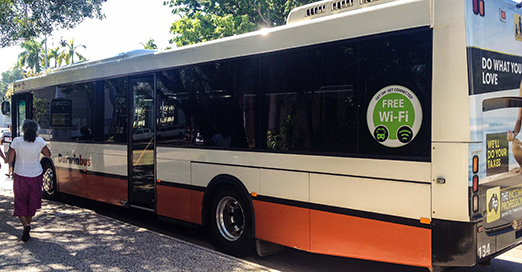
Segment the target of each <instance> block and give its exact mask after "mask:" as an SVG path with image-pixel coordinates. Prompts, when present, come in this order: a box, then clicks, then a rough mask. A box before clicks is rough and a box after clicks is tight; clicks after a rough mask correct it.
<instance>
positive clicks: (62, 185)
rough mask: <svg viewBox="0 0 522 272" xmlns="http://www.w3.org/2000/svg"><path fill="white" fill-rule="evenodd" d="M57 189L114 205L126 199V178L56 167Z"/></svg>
mask: <svg viewBox="0 0 522 272" xmlns="http://www.w3.org/2000/svg"><path fill="white" fill-rule="evenodd" d="M56 177H57V183H58V189H59V191H60V192H62V193H66V194H71V195H75V196H79V197H84V198H88V199H92V200H96V201H101V202H105V203H109V204H114V205H121V203H122V200H123V201H127V198H128V195H127V190H128V182H127V179H119V178H113V177H105V176H100V175H94V174H84V173H80V172H77V171H75V170H68V169H61V168H57V169H56Z"/></svg>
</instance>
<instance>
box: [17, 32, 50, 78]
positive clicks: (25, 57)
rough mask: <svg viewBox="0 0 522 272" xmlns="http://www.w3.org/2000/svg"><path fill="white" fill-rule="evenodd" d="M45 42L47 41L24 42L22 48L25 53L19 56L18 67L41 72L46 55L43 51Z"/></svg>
mask: <svg viewBox="0 0 522 272" xmlns="http://www.w3.org/2000/svg"><path fill="white" fill-rule="evenodd" d="M44 42H45V40H43V41H41V42H37V41H35V40H32V39H30V40H26V41H24V42H22V43H21V44H20V46H21V47H22V49H23V50H24V51H23V52H22V53H20V54H19V55H18V67H20V68H22V69H23V68H24V67H26V68H28V69H30V70H33V71H35V72H37V73H38V72H41V71H42V68H41V67H42V63H43V61H44V54H45V53H44V52H43V49H42V47H43V43H44Z"/></svg>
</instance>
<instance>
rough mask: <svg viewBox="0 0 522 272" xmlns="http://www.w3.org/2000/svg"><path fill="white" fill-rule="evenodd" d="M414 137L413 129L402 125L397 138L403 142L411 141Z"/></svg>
mask: <svg viewBox="0 0 522 272" xmlns="http://www.w3.org/2000/svg"><path fill="white" fill-rule="evenodd" d="M412 138H413V131H412V130H411V128H410V127H408V126H402V127H400V128H399V130H397V139H399V141H400V142H401V143H409V142H410V141H411V139H412Z"/></svg>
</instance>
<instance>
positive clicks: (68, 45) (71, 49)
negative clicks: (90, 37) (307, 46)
mask: <svg viewBox="0 0 522 272" xmlns="http://www.w3.org/2000/svg"><path fill="white" fill-rule="evenodd" d="M60 43H61V45H62V47H65V51H64V52H62V57H63V60H65V63H66V64H71V63H74V55H76V56H77V57H78V59H79V61H80V62H81V61H84V60H86V58H85V57H84V56H82V55H81V54H80V53H78V52H76V50H77V49H78V48H79V47H83V49H85V48H87V46H85V45H83V44H79V45H74V38H72V39H71V40H70V41H69V42H66V41H63V40H62V41H61V42H60Z"/></svg>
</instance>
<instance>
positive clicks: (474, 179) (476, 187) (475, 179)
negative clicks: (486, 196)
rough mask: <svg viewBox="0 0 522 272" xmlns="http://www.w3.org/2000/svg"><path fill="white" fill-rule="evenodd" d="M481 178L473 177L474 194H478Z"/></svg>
mask: <svg viewBox="0 0 522 272" xmlns="http://www.w3.org/2000/svg"><path fill="white" fill-rule="evenodd" d="M478 185H479V178H478V176H477V175H474V176H473V193H476V192H478V188H479V187H478Z"/></svg>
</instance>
